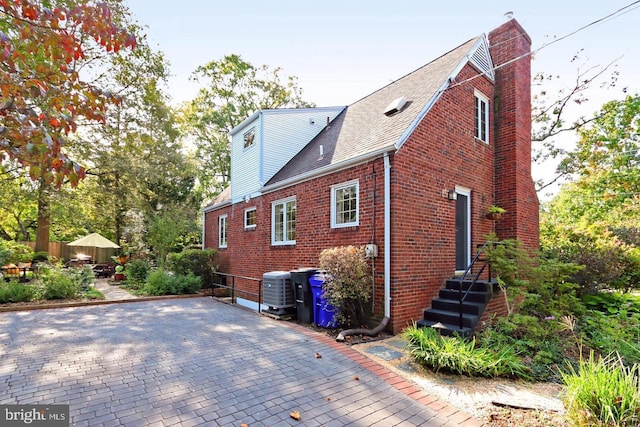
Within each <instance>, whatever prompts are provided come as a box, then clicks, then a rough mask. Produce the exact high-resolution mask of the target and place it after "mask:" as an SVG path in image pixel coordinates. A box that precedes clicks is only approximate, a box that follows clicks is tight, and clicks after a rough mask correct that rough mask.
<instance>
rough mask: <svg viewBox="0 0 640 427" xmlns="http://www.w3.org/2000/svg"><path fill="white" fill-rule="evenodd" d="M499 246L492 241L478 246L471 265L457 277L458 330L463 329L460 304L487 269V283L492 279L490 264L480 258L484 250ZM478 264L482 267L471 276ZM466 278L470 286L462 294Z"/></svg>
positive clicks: (498, 243)
mask: <svg viewBox="0 0 640 427" xmlns="http://www.w3.org/2000/svg"><path fill="white" fill-rule="evenodd" d="M500 244H502V243H501V242H493V241H488V242H485V243H484V244H483V245H482V246H480V249H478V251H477V252H476V254H475V256H474V257H473V260H471V263H470V264H469V266H468V267H467V268H466V269H465V270H464V273H462V275H461V276H459V277H458V301H459V305H458V311H459V313H460V325H459V327H460V330H462V329H463V328H464V321H463V309H462V304H463V303H464V301H465V300H466V299H467V296H468V295H469V292H470V291H471V289H473V288H474V286H475V284H476V283H477V282H478V280H479V279H480V277H482V273H483V272H484V270H485V269H486V268H488V277H489V281H491V279H493V277H492V273H491V262H489V260H487V259H486V258H480V257H481V256H482V254H484V253H485V252H486V250H487V249H488V248H489V247H494V246H495V245H500ZM478 262H482V265H481V266H480V267H479V268H478V269H477V273H475V274H473V270H474V266H475V265H476V263H478ZM467 277H472V279H471V284H470V285H469V286H468V287H467V289H466V291H465V292H464V294H463V293H462V284H463V283H464V281H465V280H467Z"/></svg>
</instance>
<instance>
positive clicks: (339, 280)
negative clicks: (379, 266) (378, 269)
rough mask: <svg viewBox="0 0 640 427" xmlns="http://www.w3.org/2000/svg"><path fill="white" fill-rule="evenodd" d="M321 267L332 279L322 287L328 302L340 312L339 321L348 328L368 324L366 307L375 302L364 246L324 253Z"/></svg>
mask: <svg viewBox="0 0 640 427" xmlns="http://www.w3.org/2000/svg"><path fill="white" fill-rule="evenodd" d="M319 261H320V268H321V269H323V270H325V271H326V272H327V273H328V274H329V275H330V277H331V278H330V279H329V280H328V281H327V282H325V283H324V284H323V286H322V290H323V293H324V296H325V298H326V299H327V301H328V303H329V304H331V305H333V306H334V307H336V308H339V311H337V312H336V316H337V320H338V321H339V322H340V323H343V324H345V325H348V326H355V327H359V326H361V325H363V324H364V323H365V314H364V313H365V311H364V307H365V304H366V303H367V302H368V301H369V300H370V299H371V284H372V281H371V276H370V274H369V273H370V267H369V263H368V262H367V258H366V256H365V252H364V248H363V247H355V246H341V247H335V248H330V249H325V250H323V251H322V252H321V253H320V260H319Z"/></svg>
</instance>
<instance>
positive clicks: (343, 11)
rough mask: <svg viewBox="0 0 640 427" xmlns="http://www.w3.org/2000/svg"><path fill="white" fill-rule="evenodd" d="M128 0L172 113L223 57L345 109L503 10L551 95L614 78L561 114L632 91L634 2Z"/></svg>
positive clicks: (638, 69)
mask: <svg viewBox="0 0 640 427" xmlns="http://www.w3.org/2000/svg"><path fill="white" fill-rule="evenodd" d="M127 1H128V7H129V10H130V11H131V12H132V14H133V16H134V19H136V20H137V21H138V22H139V23H140V24H141V25H143V26H144V27H146V28H145V33H146V34H147V36H148V41H149V44H150V45H151V46H152V47H154V48H155V49H157V50H160V51H162V52H163V53H164V54H165V56H166V58H167V60H168V61H169V62H170V64H171V71H172V78H171V80H170V81H169V87H168V91H169V94H170V96H171V98H172V102H173V103H174V104H176V105H177V104H179V103H181V102H184V101H187V100H190V99H192V98H194V97H195V95H196V93H197V90H198V86H197V84H196V83H195V82H192V81H190V80H189V77H190V76H191V75H192V73H193V71H195V69H196V68H197V67H198V66H200V65H204V64H206V63H208V62H210V61H212V60H219V59H221V58H222V57H223V56H224V55H228V54H238V55H240V56H241V57H242V58H243V59H244V60H245V61H248V62H250V63H251V64H253V65H255V66H260V65H268V66H269V67H270V68H271V69H273V68H276V67H281V68H282V73H283V74H284V75H291V76H296V77H297V79H298V84H299V86H300V87H301V88H302V89H303V98H304V99H305V100H306V101H309V102H314V103H315V104H316V105H317V106H319V107H326V106H338V105H349V104H352V103H353V102H355V101H357V100H358V99H360V98H362V97H364V96H366V95H368V94H369V93H371V92H373V91H375V90H377V89H379V88H380V87H382V86H385V85H386V84H388V83H390V82H392V81H394V80H397V79H398V78H400V77H402V76H404V75H406V74H408V73H409V72H411V71H413V70H415V69H417V68H419V67H421V66H422V65H424V64H427V63H428V62H430V61H432V60H434V59H436V58H437V57H439V56H440V55H442V54H444V53H446V52H448V51H449V50H451V49H453V48H455V47H456V46H458V45H460V44H462V43H464V42H465V41H467V40H469V39H471V38H473V37H475V36H477V35H480V34H483V33H484V34H488V33H489V32H490V31H491V30H492V29H494V28H496V27H498V26H500V25H501V24H502V23H504V22H506V21H507V18H506V17H505V14H506V13H507V12H512V13H513V18H515V19H516V20H517V21H518V22H519V23H520V24H521V25H522V27H523V28H524V29H525V30H526V31H527V32H528V33H529V35H530V36H531V39H532V42H533V44H532V49H533V50H534V51H536V52H535V54H534V56H533V58H534V59H533V62H532V72H533V73H536V72H540V71H542V72H545V73H547V74H551V75H555V76H559V79H557V80H556V82H555V83H553V84H549V89H550V90H552V91H557V90H561V89H562V88H569V87H572V86H573V85H575V82H576V79H577V78H578V75H579V74H580V73H583V72H587V71H589V70H591V71H590V72H594V71H597V70H599V69H602V67H606V66H608V65H609V66H610V68H609V71H608V72H607V73H605V75H606V76H609V75H610V71H613V70H615V71H617V72H619V79H618V82H617V85H616V87H615V88H613V89H605V88H600V87H599V85H595V86H594V87H593V88H592V89H591V90H590V92H589V98H590V101H589V102H587V103H585V104H581V105H580V106H574V107H573V110H572V111H571V114H572V115H575V116H577V115H586V116H591V115H592V114H593V113H594V112H595V111H597V110H598V109H599V107H600V106H601V105H602V104H603V103H604V102H606V101H609V100H612V99H620V98H622V97H623V96H624V92H623V88H626V91H627V93H630V94H635V93H639V92H640V1H634V0H610V1H606V2H603V1H595V0H585V1H576V0H555V1H551V0H537V1H525V0H520V1H516V0H510V1H507V0H485V1H477V0H476V1H468V0H458V1H455V2H451V1H437V2H435V1H427V0H395V1H390V0H387V1H380V0H324V1H316V2H310V1H305V0H297V1H290V0H263V1H255V0H244V1H242V2H233V1H228V0H181V1H179V2H175V1H171V2H169V1H167V0H127ZM629 5H631V6H630V7H628V8H626V9H624V10H623V11H622V12H621V13H619V14H617V15H615V16H613V17H610V18H607V19H603V18H605V17H606V16H608V15H611V14H614V13H615V12H616V11H618V10H620V9H623V8H625V7H626V6H629ZM596 21H599V22H597V23H595V24H593V25H590V24H592V23H594V22H596ZM583 27H587V28H584V29H581V28H583ZM576 54H579V58H578V59H575V60H574V59H573V58H574V57H575V56H576ZM610 64H611V65H610ZM534 91H535V89H534ZM534 178H535V176H534Z"/></svg>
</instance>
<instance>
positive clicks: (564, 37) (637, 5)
mask: <svg viewBox="0 0 640 427" xmlns="http://www.w3.org/2000/svg"><path fill="white" fill-rule="evenodd" d="M633 6H636V7H634V8H633V9H631V10H627V9H629V8H631V7H633ZM638 7H640V0H636V1H634V2H631V3H629V4H628V5H626V6H623V7H621V8H620V9H618V10H616V11H615V12H612V13H610V14H608V15H606V16H603V17H602V18H599V19H596V20H595V21H593V22H590V23H589V24H586V25H584V26H582V27H580V28H578V29H577V30H574V31H572V32H570V33H568V34H565V35H564V36H562V37H559V38H557V39H555V40H553V41H552V42H550V43H546V44H543V45H542V46H540V47H539V48H537V49H534V50H532V51H529V52H527V53H525V54H523V55H520V56H518V57H516V58H513V59H511V60H509V61H507V62H504V63H502V64H500V65H496V66H494V67H493V68H492V69H491V71H496V70H499V69H500V68H502V67H505V66H507V65H509V64H512V63H514V62H516V61H518V60H520V59H522V58H526V57H527V56H531V55H533V54H535V53H538V52H540V51H541V50H542V49H545V48H547V47H549V46H551V45H552V44H555V43H557V42H559V41H561V40H564V39H566V38H568V37H571V36H573V35H575V34H577V33H579V32H580V31H583V30H585V29H587V28H589V27H592V26H594V25H596V24H599V23H600V22H603V21H606V20H610V19H613V18H614V17H617V16H616V15H621V14H622V12H623V11H624V13H625V14H626V13H628V12H631V11H632V10H634V9H637V8H638ZM483 75H485V73H482V74H477V75H475V76H473V77H470V78H468V79H465V80H463V81H460V82H456V83H454V84H451V85H449V86H448V87H447V88H446V89H451V88H454V87H456V86H460V85H462V84H464V83H467V82H470V81H471V80H475V79H477V78H478V77H481V76H483ZM446 89H445V90H446Z"/></svg>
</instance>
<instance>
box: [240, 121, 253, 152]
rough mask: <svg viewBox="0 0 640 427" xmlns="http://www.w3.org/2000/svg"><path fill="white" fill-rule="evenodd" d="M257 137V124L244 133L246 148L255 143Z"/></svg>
mask: <svg viewBox="0 0 640 427" xmlns="http://www.w3.org/2000/svg"><path fill="white" fill-rule="evenodd" d="M255 138H256V128H255V126H254V127H252V128H251V129H249V130H248V131H246V132H245V133H243V134H242V139H243V140H244V148H245V149H247V148H249V147H251V146H252V145H253V141H254V140H255Z"/></svg>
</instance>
